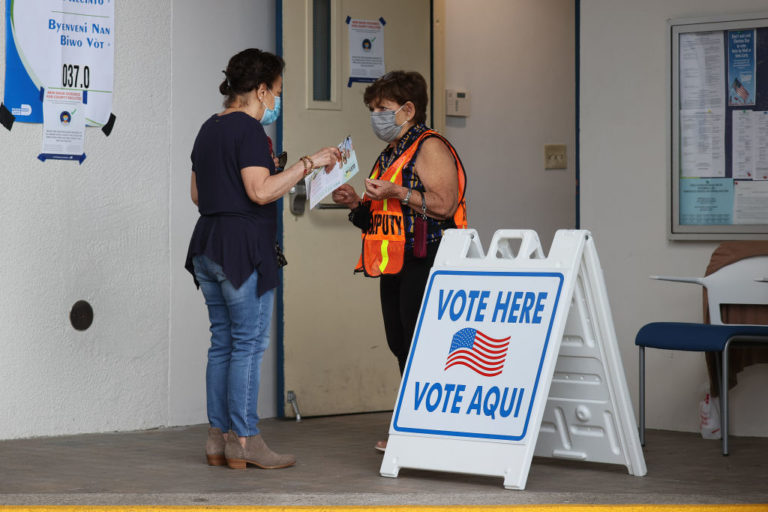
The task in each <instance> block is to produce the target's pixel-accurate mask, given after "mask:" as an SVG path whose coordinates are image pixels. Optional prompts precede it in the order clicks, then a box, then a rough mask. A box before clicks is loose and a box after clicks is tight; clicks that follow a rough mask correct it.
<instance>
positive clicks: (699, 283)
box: [648, 276, 704, 286]
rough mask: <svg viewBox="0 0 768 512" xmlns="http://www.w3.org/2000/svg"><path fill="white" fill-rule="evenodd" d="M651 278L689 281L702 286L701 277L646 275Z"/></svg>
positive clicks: (702, 280) (677, 281)
mask: <svg viewBox="0 0 768 512" xmlns="http://www.w3.org/2000/svg"><path fill="white" fill-rule="evenodd" d="M648 277H650V278H651V279H658V280H659V281H673V282H676V283H691V284H698V285H701V286H704V278H703V277H675V276H648Z"/></svg>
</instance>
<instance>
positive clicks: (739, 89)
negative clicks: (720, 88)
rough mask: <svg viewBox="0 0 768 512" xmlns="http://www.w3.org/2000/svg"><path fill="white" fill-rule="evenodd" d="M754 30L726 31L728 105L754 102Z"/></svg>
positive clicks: (752, 103)
mask: <svg viewBox="0 0 768 512" xmlns="http://www.w3.org/2000/svg"><path fill="white" fill-rule="evenodd" d="M755 78H756V77H755V31H754V30H731V31H730V32H728V105H729V106H738V107H740V106H746V105H754V104H755Z"/></svg>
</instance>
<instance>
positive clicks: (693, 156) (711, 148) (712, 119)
mask: <svg viewBox="0 0 768 512" xmlns="http://www.w3.org/2000/svg"><path fill="white" fill-rule="evenodd" d="M680 157H681V162H680V165H681V169H680V175H681V176H682V177H683V178H724V177H725V109H722V108H721V109H707V110H683V111H681V112H680Z"/></svg>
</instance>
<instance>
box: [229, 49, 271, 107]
mask: <svg viewBox="0 0 768 512" xmlns="http://www.w3.org/2000/svg"><path fill="white" fill-rule="evenodd" d="M284 68H285V61H284V60H283V58H282V57H280V56H279V55H275V54H274V53H269V52H264V51H261V50H259V49H258V48H248V49H247V50H243V51H241V52H240V53H237V54H235V55H234V56H232V58H231V59H229V63H228V64H227V69H226V71H224V77H225V78H224V81H223V82H221V85H219V92H220V93H221V94H223V95H224V96H226V97H227V98H226V99H225V100H224V106H226V107H229V106H231V105H232V103H233V102H234V100H235V98H237V96H239V95H241V94H245V93H247V92H250V91H252V90H254V89H258V88H259V86H261V84H266V86H267V87H269V88H271V87H272V84H274V83H275V81H276V80H277V79H278V77H279V76H280V75H281V74H282V73H283V69H284Z"/></svg>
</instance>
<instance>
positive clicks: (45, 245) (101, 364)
mask: <svg viewBox="0 0 768 512" xmlns="http://www.w3.org/2000/svg"><path fill="white" fill-rule="evenodd" d="M115 15H116V20H117V21H116V27H117V28H116V30H117V35H116V43H117V44H116V48H115V63H116V65H115V93H114V103H113V112H114V113H115V115H116V116H117V122H116V124H115V128H114V131H113V132H112V135H111V136H110V137H105V136H104V134H103V133H102V132H101V131H100V130H98V129H94V128H90V129H88V130H87V134H86V141H85V152H86V154H87V159H86V160H85V162H84V163H83V164H82V165H80V166H79V165H78V164H77V163H72V162H57V161H48V162H46V163H42V162H40V161H39V160H37V158H36V156H37V155H38V153H40V149H41V139H42V128H41V125H39V124H23V123H16V124H15V125H14V126H13V130H12V131H10V132H8V131H6V130H5V129H2V130H0V147H2V158H3V164H2V167H1V168H2V172H1V173H0V176H1V178H0V179H1V180H2V186H0V218H2V219H3V221H2V227H1V228H0V233H1V234H0V238H1V239H2V243H0V261H2V265H0V268H1V270H0V283H1V284H0V286H1V287H2V293H0V390H2V392H1V393H0V411H2V413H0V438H4V439H8V438H16V437H27V436H38V435H60V434H71V433H76V432H94V431H107V430H117V429H120V430H127V429H141V428H148V427H155V426H157V425H162V424H164V423H165V421H166V417H167V409H168V394H167V389H168V364H169V359H168V314H169V302H170V301H169V298H170V297H169V293H170V279H169V275H170V272H169V271H170V269H169V247H168V236H169V222H168V195H169V172H168V169H169V168H170V155H169V151H168V148H169V145H170V139H171V138H170V133H171V88H170V83H171V50H170V31H171V2H170V0H159V1H149V0H135V1H133V2H130V3H128V2H118V3H117V5H116V13H115ZM0 16H2V17H3V19H4V17H5V2H2V5H1V6H0ZM4 31H5V23H4V22H3V24H2V28H0V40H3V41H4V40H5V33H4ZM0 62H2V63H4V62H5V45H4V44H3V45H2V47H0ZM149 77H151V78H149ZM3 88H4V85H3V84H0V93H2V92H3ZM80 299H84V300H87V301H88V302H90V303H91V305H92V306H93V309H94V322H93V325H92V326H91V328H90V329H88V330H86V331H83V332H79V331H75V330H74V329H73V328H72V326H71V325H70V323H69V311H70V308H71V307H72V304H74V303H75V302H76V301H78V300H80Z"/></svg>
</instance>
